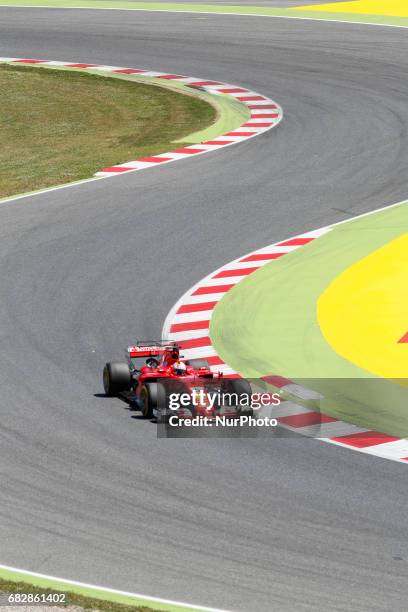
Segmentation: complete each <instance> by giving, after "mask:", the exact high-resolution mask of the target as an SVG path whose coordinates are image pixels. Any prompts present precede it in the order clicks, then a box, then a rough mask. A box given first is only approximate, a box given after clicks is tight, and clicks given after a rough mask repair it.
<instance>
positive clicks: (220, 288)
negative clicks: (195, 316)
mask: <svg viewBox="0 0 408 612" xmlns="http://www.w3.org/2000/svg"><path fill="white" fill-rule="evenodd" d="M232 287H235V285H211V286H210V287H199V288H198V289H196V290H195V291H194V293H192V294H191V295H204V294H205V293H226V292H227V291H229V290H230V289H232Z"/></svg>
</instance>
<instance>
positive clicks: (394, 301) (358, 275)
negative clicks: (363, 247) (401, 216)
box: [317, 234, 408, 379]
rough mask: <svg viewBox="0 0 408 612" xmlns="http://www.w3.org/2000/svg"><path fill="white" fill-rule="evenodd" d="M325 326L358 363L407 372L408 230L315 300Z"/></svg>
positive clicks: (394, 374)
mask: <svg viewBox="0 0 408 612" xmlns="http://www.w3.org/2000/svg"><path fill="white" fill-rule="evenodd" d="M317 316H318V322H319V326H320V329H321V332H322V334H323V336H324V338H325V340H326V341H327V342H328V343H329V344H330V346H331V347H332V348H333V349H334V350H335V351H336V353H338V354H339V355H341V356H342V357H344V358H345V359H347V360H348V361H351V362H352V363H354V364H355V365H357V366H359V367H361V368H363V369H365V370H367V371H369V372H371V373H372V374H376V375H377V376H381V377H384V378H395V379H407V378H408V343H407V342H404V341H401V339H402V338H404V336H405V335H406V333H407V332H408V234H405V235H403V236H401V237H400V238H397V239H395V240H392V241H391V242H389V243H387V244H386V245H385V246H383V247H381V248H380V249H378V250H377V251H374V252H373V253H371V254H370V255H368V256H367V257H364V258H363V259H361V260H359V261H358V262H356V263H355V264H353V265H352V266H350V267H349V268H347V269H346V270H345V271H344V272H342V274H340V275H339V276H338V277H337V278H335V280H334V281H333V282H332V283H330V285H328V287H327V288H326V289H325V291H324V292H323V293H322V294H321V296H320V298H319V300H318V304H317Z"/></svg>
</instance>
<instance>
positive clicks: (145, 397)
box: [140, 382, 166, 419]
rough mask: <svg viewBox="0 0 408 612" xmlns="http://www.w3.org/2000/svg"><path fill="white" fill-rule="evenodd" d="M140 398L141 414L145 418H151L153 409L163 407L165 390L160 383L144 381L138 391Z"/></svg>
mask: <svg viewBox="0 0 408 612" xmlns="http://www.w3.org/2000/svg"><path fill="white" fill-rule="evenodd" d="M140 396H141V400H142V415H143V416H144V418H145V419H151V418H153V416H154V415H153V410H157V409H158V410H160V408H165V404H166V390H165V388H164V386H163V385H162V384H161V383H157V382H150V383H149V382H146V383H145V384H144V385H143V387H142V390H141V392H140Z"/></svg>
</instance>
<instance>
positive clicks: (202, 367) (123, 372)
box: [103, 341, 252, 418]
mask: <svg viewBox="0 0 408 612" xmlns="http://www.w3.org/2000/svg"><path fill="white" fill-rule="evenodd" d="M126 360H127V361H126V363H118V362H111V363H107V364H106V365H105V367H104V370H103V386H104V389H105V393H106V395H107V396H121V397H122V398H124V399H125V400H126V401H128V402H129V404H130V405H131V407H133V408H135V409H139V410H141V411H142V414H143V416H144V417H145V418H153V417H155V418H165V417H166V416H168V415H169V414H178V415H180V414H181V415H183V416H186V413H187V414H188V413H190V414H191V415H192V416H198V415H205V416H214V415H215V414H216V413H217V412H219V411H220V410H222V411H223V414H225V413H226V412H228V411H229V412H231V413H233V414H234V415H237V412H239V413H240V414H241V413H245V414H248V413H249V412H252V411H250V409H249V408H248V406H245V407H240V406H239V405H238V406H237V405H236V404H240V401H241V398H242V397H243V396H244V395H248V396H249V397H250V395H251V387H250V385H249V383H248V382H247V381H246V380H244V379H232V378H228V377H226V376H225V377H224V376H223V375H222V373H220V372H218V373H214V372H212V371H211V369H210V367H209V364H208V362H207V361H206V360H205V359H190V360H184V359H183V358H182V356H181V355H180V347H179V345H178V344H177V343H175V342H166V341H155V342H143V341H138V342H136V344H135V345H134V346H130V347H129V348H128V349H127V351H126ZM226 396H227V397H228V400H229V404H228V405H227V406H225V403H224V400H225V397H226ZM231 396H233V397H232V400H234V399H235V405H234V406H233V407H232V406H231V405H230V404H231V401H232V400H231ZM188 397H190V401H188ZM177 399H178V401H177ZM236 400H238V401H236ZM221 404H222V405H221Z"/></svg>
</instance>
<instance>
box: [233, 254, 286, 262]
mask: <svg viewBox="0 0 408 612" xmlns="http://www.w3.org/2000/svg"><path fill="white" fill-rule="evenodd" d="M282 255H286V253H255V254H254V255H248V257H244V259H240V260H239V261H262V260H264V259H278V258H279V257H282Z"/></svg>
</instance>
